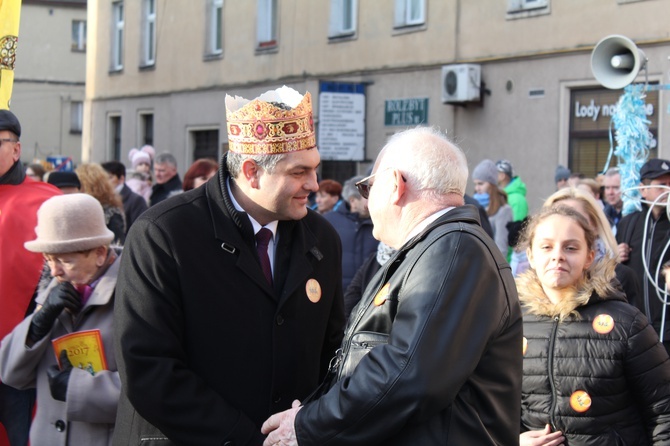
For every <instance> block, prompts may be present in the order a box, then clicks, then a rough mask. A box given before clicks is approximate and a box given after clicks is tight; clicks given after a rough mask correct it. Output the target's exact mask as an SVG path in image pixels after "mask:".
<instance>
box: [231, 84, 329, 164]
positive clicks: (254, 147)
mask: <svg viewBox="0 0 670 446" xmlns="http://www.w3.org/2000/svg"><path fill="white" fill-rule="evenodd" d="M275 104H278V105H275ZM282 105H285V106H286V107H287V108H283V107H282ZM226 120H227V121H228V122H227V128H228V149H229V150H230V151H231V152H235V153H242V154H246V155H278V154H281V153H289V152H297V151H300V150H307V149H311V148H314V147H316V136H315V135H314V121H313V119H312V97H311V95H310V94H309V92H307V93H305V95H304V96H303V95H301V94H300V93H298V92H297V91H295V90H293V89H292V88H289V87H286V86H284V87H282V88H278V89H277V90H272V91H268V92H266V93H263V94H262V95H261V96H259V97H258V98H256V99H254V100H252V101H249V100H247V99H244V98H242V97H240V96H235V97H232V96H229V95H226Z"/></svg>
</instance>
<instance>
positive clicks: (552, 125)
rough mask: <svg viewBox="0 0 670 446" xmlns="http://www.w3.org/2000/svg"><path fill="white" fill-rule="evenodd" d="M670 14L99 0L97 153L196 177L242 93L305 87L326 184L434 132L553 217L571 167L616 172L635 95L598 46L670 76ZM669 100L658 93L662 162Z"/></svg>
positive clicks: (446, 2) (92, 98)
mask: <svg viewBox="0 0 670 446" xmlns="http://www.w3.org/2000/svg"><path fill="white" fill-rule="evenodd" d="M668 10H670V0H637V1H635V0H590V1H589V2H584V1H582V0H560V1H558V0H468V1H465V0H380V1H374V2H372V1H358V0H282V1H281V2H280V1H277V0H249V1H244V2H233V1H225V2H224V0H202V1H199V2H177V1H174V0H171V1H170V0H137V1H132V2H131V1H127V0H126V1H123V0H91V1H90V2H89V6H88V14H89V15H88V22H89V31H90V32H89V47H88V51H87V77H86V80H87V83H86V102H85V113H84V136H83V149H82V157H83V159H85V160H89V159H90V160H92V161H104V160H107V159H118V160H121V161H124V162H127V161H128V160H127V155H128V151H129V150H130V149H131V148H133V147H140V146H141V145H143V144H147V143H148V144H152V145H154V146H155V148H156V151H157V153H160V152H163V151H169V152H171V153H173V154H174V155H175V156H176V157H177V159H178V160H179V163H180V166H179V170H180V172H184V171H185V170H186V169H187V168H188V166H189V165H190V164H191V163H192V162H193V161H194V159H196V158H199V157H212V158H218V157H219V156H220V155H221V154H222V153H223V152H224V151H225V150H226V143H227V135H226V127H225V103H224V98H225V95H226V94H231V95H239V96H243V97H246V98H253V97H255V96H257V95H258V94H260V93H262V92H264V91H266V90H268V89H271V88H276V87H279V86H281V85H288V86H290V87H293V88H295V89H297V90H298V91H301V92H303V91H305V90H307V91H310V92H311V93H312V96H313V102H314V112H315V114H314V118H315V122H316V124H317V138H318V141H319V146H320V149H321V151H322V158H323V159H324V162H323V170H322V175H323V177H330V178H336V179H338V180H344V179H346V178H348V177H350V176H351V175H354V174H358V173H364V172H365V171H366V170H367V169H368V168H369V167H370V163H371V162H372V161H373V160H374V159H375V157H376V155H377V154H378V153H379V150H380V149H381V147H382V146H383V145H384V142H385V141H386V139H387V138H388V136H390V135H391V134H393V133H395V132H397V131H399V130H402V129H404V128H407V127H411V126H414V125H416V124H419V123H421V124H428V125H434V126H437V127H439V128H441V129H442V130H445V131H447V133H448V134H450V135H451V136H452V138H453V139H454V140H455V141H456V142H457V143H459V145H460V146H461V147H462V148H463V149H464V150H465V152H466V155H467V157H468V161H469V163H470V166H471V167H474V166H475V165H476V164H477V163H478V162H479V161H480V160H482V159H484V158H491V159H493V160H494V161H495V160H497V159H502V158H505V159H509V160H510V161H511V162H512V164H513V165H514V168H515V173H516V174H518V175H519V176H520V177H521V178H522V179H523V181H524V182H526V184H528V186H529V192H528V198H529V203H530V206H531V208H537V207H539V205H540V204H541V200H542V199H543V198H545V197H546V196H548V195H549V194H550V193H552V192H553V191H554V181H553V180H554V171H555V168H556V166H557V165H558V164H563V165H568V166H570V167H571V168H572V169H573V171H580V172H582V173H584V174H586V175H589V176H592V175H594V174H595V173H596V172H598V171H600V170H602V168H603V167H604V163H605V159H606V158H607V153H608V152H609V130H608V129H609V121H610V116H609V115H610V114H611V111H612V105H613V104H615V103H616V101H617V100H618V98H619V96H620V95H621V93H622V90H608V89H606V88H604V87H602V86H601V85H600V84H599V82H598V81H597V80H596V79H595V78H594V75H593V74H592V72H591V66H590V58H591V52H592V49H593V48H594V45H595V44H596V43H597V42H598V41H599V40H600V39H602V38H603V37H605V36H608V35H611V34H621V35H624V36H627V37H628V38H630V39H632V40H633V41H634V42H635V44H636V45H637V46H638V47H639V48H640V49H641V50H643V51H644V53H645V54H646V57H647V58H648V64H647V70H646V72H645V73H642V72H641V73H640V75H639V76H638V79H637V81H638V82H639V81H644V80H645V77H646V78H647V79H648V80H649V81H650V82H656V83H660V84H667V83H669V82H670V79H669V76H668V72H669V68H670V61H669V59H668V57H669V56H670V31H668V28H667V24H666V23H665V20H663V19H662V17H665V16H666V15H667V11H668ZM445 66H446V69H443V67H445ZM459 70H460V71H459ZM462 70H465V72H466V74H463V73H462ZM449 71H453V73H452V74H449ZM476 78H478V79H479V80H480V81H479V82H477V79H476ZM470 81H471V82H470ZM461 89H463V90H461ZM668 94H669V92H668V91H667V90H666V91H664V90H661V91H654V92H650V93H649V94H648V95H647V103H648V104H650V105H648V110H649V112H648V116H649V118H650V121H651V123H650V129H651V131H652V133H653V134H654V137H655V138H656V141H657V143H658V144H657V148H656V149H655V152H654V153H658V154H660V155H661V156H670V147H669V146H668V144H670V143H669V142H668V141H667V140H666V139H665V138H664V135H665V133H667V131H668V130H669V128H670V110H669V109H668V103H669V101H668ZM468 98H469V99H473V98H475V100H474V102H473V101H461V99H468ZM444 100H447V101H454V100H455V101H456V102H448V103H445V102H444ZM596 109H598V113H597V114H596V111H595V110H596ZM470 187H472V186H470Z"/></svg>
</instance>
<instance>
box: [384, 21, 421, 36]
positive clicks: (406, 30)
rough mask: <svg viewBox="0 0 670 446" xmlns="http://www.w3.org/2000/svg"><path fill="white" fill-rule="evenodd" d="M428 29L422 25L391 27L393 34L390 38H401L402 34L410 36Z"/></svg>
mask: <svg viewBox="0 0 670 446" xmlns="http://www.w3.org/2000/svg"><path fill="white" fill-rule="evenodd" d="M427 29H428V25H427V24H425V23H422V24H420V25H399V26H394V27H393V32H392V33H391V36H401V35H403V34H411V33H416V32H419V31H425V30H427Z"/></svg>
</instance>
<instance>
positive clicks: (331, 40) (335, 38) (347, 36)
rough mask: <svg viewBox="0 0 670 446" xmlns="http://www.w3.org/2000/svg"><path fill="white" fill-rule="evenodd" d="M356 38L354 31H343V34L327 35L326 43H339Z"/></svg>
mask: <svg viewBox="0 0 670 446" xmlns="http://www.w3.org/2000/svg"><path fill="white" fill-rule="evenodd" d="M357 38H358V35H356V33H355V32H352V33H346V34H345V33H343V34H337V35H334V36H328V43H340V42H350V41H352V40H356V39H357Z"/></svg>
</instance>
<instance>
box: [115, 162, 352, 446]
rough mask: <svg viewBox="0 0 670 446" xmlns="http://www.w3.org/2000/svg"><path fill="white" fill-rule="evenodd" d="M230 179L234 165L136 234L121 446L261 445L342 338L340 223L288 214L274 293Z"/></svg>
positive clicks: (143, 222)
mask: <svg viewBox="0 0 670 446" xmlns="http://www.w3.org/2000/svg"><path fill="white" fill-rule="evenodd" d="M226 176H227V172H226V171H225V165H224V167H223V168H222V169H221V170H220V171H219V174H218V176H217V177H215V178H213V179H212V180H211V181H209V182H208V183H207V184H206V185H205V186H202V187H200V188H197V189H194V190H192V191H189V192H187V193H184V194H180V195H178V196H175V197H173V198H170V199H168V200H166V201H165V202H163V203H160V204H159V205H157V206H155V207H151V208H150V209H149V210H148V211H146V212H145V213H144V214H143V215H142V216H141V217H140V218H139V219H138V220H137V221H136V222H135V223H134V224H133V227H132V229H131V231H130V233H129V235H128V240H127V243H126V247H125V249H124V256H123V261H122V265H121V272H120V274H119V280H118V289H117V301H116V308H115V318H116V324H117V325H116V333H117V338H116V349H117V354H118V357H119V358H120V364H119V371H120V374H121V380H122V383H123V391H122V395H121V401H120V404H119V411H118V416H117V425H116V432H115V436H114V444H116V445H136V444H140V440H141V439H142V438H154V439H156V440H155V441H157V442H156V443H150V444H161V445H170V444H180V445H181V444H183V445H218V444H235V445H238V446H239V445H256V444H261V443H262V441H263V436H262V435H261V433H260V426H261V424H262V423H263V421H264V420H265V419H266V418H267V417H268V416H270V415H271V414H273V413H276V412H278V411H283V410H285V409H287V408H289V407H290V406H291V402H292V401H293V400H294V399H303V398H305V397H306V396H307V395H308V394H309V393H310V392H311V391H312V390H313V389H314V388H315V387H316V386H317V385H318V383H319V382H320V380H321V379H322V377H323V376H324V374H325V371H326V369H327V365H328V362H329V360H330V359H331V358H332V357H333V355H334V352H335V350H336V348H337V347H338V346H339V344H340V341H341V339H342V329H343V325H344V313H343V300H342V289H341V287H342V279H341V248H340V245H339V242H338V237H337V233H336V232H335V230H334V229H333V228H332V226H330V225H329V224H328V223H327V222H326V221H325V220H324V219H323V218H322V217H321V216H320V215H318V214H316V213H315V212H312V211H309V212H308V214H307V216H306V217H305V218H303V219H302V220H299V221H280V222H279V226H278V230H277V234H278V239H277V243H278V246H277V248H276V256H275V269H274V272H275V274H274V275H275V280H274V285H275V286H274V289H272V288H271V287H270V285H269V284H268V283H267V281H266V279H265V277H264V275H263V272H262V269H261V266H260V263H259V260H258V256H257V254H256V249H255V244H254V235H253V229H252V226H251V222H250V221H249V219H248V217H247V215H246V214H244V213H240V212H237V211H236V210H235V209H234V207H233V205H232V202H231V200H230V197H229V195H228V194H229V192H228V191H227V189H226ZM314 281H316V282H318V285H319V286H320V292H316V291H313V290H314V289H315V287H316V286H315V282H314ZM308 282H309V283H308ZM308 286H309V287H311V289H312V292H311V294H309V295H308V293H307V287H308ZM317 295H318V296H317ZM308 296H311V297H312V300H310V298H309V297H308ZM317 297H318V298H317ZM168 438H169V440H167V439H168ZM161 439H163V441H160V440H161ZM142 444H144V443H142Z"/></svg>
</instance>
